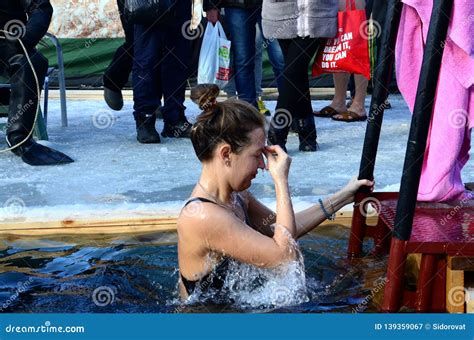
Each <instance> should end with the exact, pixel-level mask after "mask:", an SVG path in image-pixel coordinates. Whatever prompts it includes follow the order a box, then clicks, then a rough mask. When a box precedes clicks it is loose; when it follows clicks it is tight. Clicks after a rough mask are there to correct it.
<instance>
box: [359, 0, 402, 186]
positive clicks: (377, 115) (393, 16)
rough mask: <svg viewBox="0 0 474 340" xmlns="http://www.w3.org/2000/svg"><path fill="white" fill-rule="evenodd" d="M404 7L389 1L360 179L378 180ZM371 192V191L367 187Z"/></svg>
mask: <svg viewBox="0 0 474 340" xmlns="http://www.w3.org/2000/svg"><path fill="white" fill-rule="evenodd" d="M402 6H403V4H402V3H401V2H400V0H389V2H388V5H387V13H386V17H385V23H384V26H383V33H382V42H381V48H380V50H379V51H378V53H377V54H378V57H377V66H376V68H375V74H374V82H375V87H374V89H373V93H372V100H371V102H370V110H369V119H368V123H367V129H366V131H365V139H364V147H363V149H362V157H361V161H360V169H359V179H370V180H372V179H373V178H374V167H375V158H376V156H377V148H378V144H379V139H380V129H381V128H382V120H383V113H384V111H385V108H386V106H385V102H386V100H387V96H388V86H389V84H390V80H391V77H392V68H393V63H394V59H395V43H396V41H397V33H398V25H399V24H400V17H401V10H402ZM365 189H366V190H367V191H365V193H368V188H365Z"/></svg>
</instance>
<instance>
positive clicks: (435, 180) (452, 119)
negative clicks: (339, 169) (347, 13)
mask: <svg viewBox="0 0 474 340" xmlns="http://www.w3.org/2000/svg"><path fill="white" fill-rule="evenodd" d="M403 2H404V6H403V10H402V16H401V20H400V28H399V30H398V38H397V47H396V52H395V53H396V55H395V58H396V63H395V65H396V74H397V83H398V87H399V89H400V92H401V94H402V95H403V98H404V99H405V101H406V102H407V104H408V107H409V108H410V110H411V111H412V112H413V108H414V105H415V99H416V92H417V85H418V82H417V80H418V78H419V75H420V72H421V65H422V62H423V50H424V46H425V43H426V39H427V35H428V27H429V25H430V17H431V12H432V7H433V2H432V1H415V0H403ZM473 17H474V3H473V2H472V1H471V0H455V1H454V4H453V13H452V16H451V20H450V23H449V26H448V37H447V39H446V44H445V47H444V52H443V58H442V61H441V68H440V71H439V80H438V88H437V93H436V97H435V98H433V99H434V101H435V103H434V108H433V114H432V117H431V125H430V129H429V132H428V139H427V142H426V150H425V157H424V160H423V167H422V170H421V177H420V185H419V189H418V197H417V199H418V200H419V201H428V202H445V201H451V200H464V199H472V194H471V193H467V192H465V188H464V185H463V182H462V179H461V170H462V169H463V167H464V165H465V164H466V163H467V161H468V160H469V149H470V148H471V131H472V128H473V127H474V39H473V36H474V20H473Z"/></svg>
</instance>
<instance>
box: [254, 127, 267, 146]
mask: <svg viewBox="0 0 474 340" xmlns="http://www.w3.org/2000/svg"><path fill="white" fill-rule="evenodd" d="M250 139H251V141H252V148H254V149H262V151H263V148H264V147H265V139H266V138H265V132H264V131H263V129H261V128H258V129H255V130H253V131H252V132H250Z"/></svg>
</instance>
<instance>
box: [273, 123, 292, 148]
mask: <svg viewBox="0 0 474 340" xmlns="http://www.w3.org/2000/svg"><path fill="white" fill-rule="evenodd" d="M275 117H276V116H273V118H272V120H271V122H270V128H269V129H268V144H269V145H279V146H280V147H281V148H282V149H283V150H284V151H285V152H287V151H286V141H287V138H288V131H289V129H290V128H289V126H290V125H291V122H290V123H287V122H283V124H279V122H280V121H281V119H280V120H279V119H278V118H277V119H275Z"/></svg>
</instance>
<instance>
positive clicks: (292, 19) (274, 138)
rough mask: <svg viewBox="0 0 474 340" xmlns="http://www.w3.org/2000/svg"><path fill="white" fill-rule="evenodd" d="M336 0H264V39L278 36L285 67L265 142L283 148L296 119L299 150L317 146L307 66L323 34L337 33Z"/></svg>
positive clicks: (312, 148)
mask: <svg viewBox="0 0 474 340" xmlns="http://www.w3.org/2000/svg"><path fill="white" fill-rule="evenodd" d="M337 9H338V0H304V1H299V0H287V1H275V0H263V6H262V26H263V35H264V36H265V37H266V38H267V39H270V40H272V39H278V42H279V44H280V47H281V50H282V51H283V57H284V59H285V69H284V71H283V82H282V86H281V89H279V94H278V101H277V106H276V112H275V115H274V116H273V119H272V123H271V124H270V129H269V131H268V142H269V143H270V144H273V145H279V146H280V147H281V148H283V149H284V150H286V141H287V137H288V132H289V130H290V126H291V123H292V121H293V120H295V121H296V126H297V131H298V138H299V142H300V143H299V150H300V151H304V152H314V151H316V150H317V149H318V143H317V141H316V139H317V134H316V125H315V123H314V117H313V109H312V107H311V96H310V92H309V79H308V66H309V63H310V61H311V60H312V59H313V57H314V55H315V54H316V51H317V50H318V47H319V46H320V45H321V44H323V43H324V41H325V39H324V38H333V37H335V36H336V33H337Z"/></svg>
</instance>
